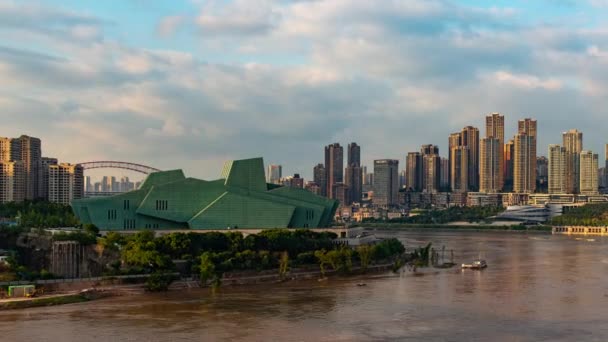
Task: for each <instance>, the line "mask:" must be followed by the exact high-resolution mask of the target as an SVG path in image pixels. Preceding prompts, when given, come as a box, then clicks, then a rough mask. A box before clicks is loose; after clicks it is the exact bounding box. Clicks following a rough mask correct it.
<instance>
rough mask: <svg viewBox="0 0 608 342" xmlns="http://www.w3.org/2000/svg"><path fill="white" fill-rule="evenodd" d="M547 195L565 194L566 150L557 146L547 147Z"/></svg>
mask: <svg viewBox="0 0 608 342" xmlns="http://www.w3.org/2000/svg"><path fill="white" fill-rule="evenodd" d="M547 188H548V189H547V191H548V192H549V194H565V193H566V192H567V188H566V149H565V148H564V147H561V146H559V145H554V144H552V145H549V164H548V187H547Z"/></svg>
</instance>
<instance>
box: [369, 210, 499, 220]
mask: <svg viewBox="0 0 608 342" xmlns="http://www.w3.org/2000/svg"><path fill="white" fill-rule="evenodd" d="M504 210H505V209H504V208H503V207H496V206H483V207H450V208H447V209H441V210H440V209H431V210H423V211H420V212H419V214H418V215H414V216H410V217H401V218H396V219H391V220H377V219H374V218H369V219H365V220H363V224H366V223H374V222H389V223H410V224H443V223H449V222H455V221H466V222H480V221H485V220H487V219H488V217H491V216H495V215H497V214H499V213H501V212H503V211H504Z"/></svg>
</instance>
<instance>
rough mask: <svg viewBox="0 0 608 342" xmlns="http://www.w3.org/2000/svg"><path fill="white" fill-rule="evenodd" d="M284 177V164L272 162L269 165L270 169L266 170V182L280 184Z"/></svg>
mask: <svg viewBox="0 0 608 342" xmlns="http://www.w3.org/2000/svg"><path fill="white" fill-rule="evenodd" d="M282 177H283V166H282V165H276V164H270V165H268V171H266V182H268V183H271V184H279V183H280V180H281V178H282Z"/></svg>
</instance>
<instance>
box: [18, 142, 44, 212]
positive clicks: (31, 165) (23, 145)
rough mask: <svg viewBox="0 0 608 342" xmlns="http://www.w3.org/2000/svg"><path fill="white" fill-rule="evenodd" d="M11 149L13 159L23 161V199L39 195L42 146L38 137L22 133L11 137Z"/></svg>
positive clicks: (34, 197) (31, 198) (30, 198)
mask: <svg viewBox="0 0 608 342" xmlns="http://www.w3.org/2000/svg"><path fill="white" fill-rule="evenodd" d="M11 150H13V151H14V153H12V154H13V159H14V160H19V161H21V162H23V170H24V173H25V199H27V200H33V199H36V198H39V197H40V194H39V192H40V183H41V179H42V177H43V175H42V173H41V162H42V148H41V142H40V139H38V138H34V137H29V136H27V135H22V136H20V137H19V138H16V139H12V141H11Z"/></svg>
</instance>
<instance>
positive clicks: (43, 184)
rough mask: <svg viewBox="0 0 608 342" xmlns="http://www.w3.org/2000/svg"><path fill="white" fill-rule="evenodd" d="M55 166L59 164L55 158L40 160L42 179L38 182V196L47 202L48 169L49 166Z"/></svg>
mask: <svg viewBox="0 0 608 342" xmlns="http://www.w3.org/2000/svg"><path fill="white" fill-rule="evenodd" d="M57 164H59V161H58V160H57V158H47V157H42V160H41V162H40V165H41V173H42V178H41V180H40V190H39V195H40V198H43V199H45V200H47V201H48V200H49V167H50V166H51V165H57Z"/></svg>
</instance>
